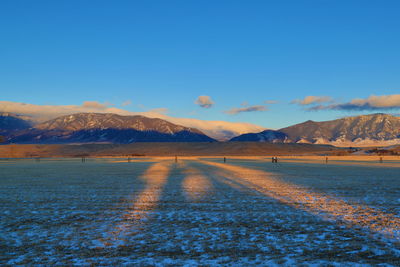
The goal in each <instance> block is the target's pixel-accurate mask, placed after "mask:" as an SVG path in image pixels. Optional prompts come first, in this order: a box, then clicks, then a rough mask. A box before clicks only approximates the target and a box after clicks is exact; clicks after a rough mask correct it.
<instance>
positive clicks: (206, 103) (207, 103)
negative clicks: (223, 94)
mask: <svg viewBox="0 0 400 267" xmlns="http://www.w3.org/2000/svg"><path fill="white" fill-rule="evenodd" d="M194 103H195V104H196V105H199V106H200V107H202V108H211V107H212V106H213V105H214V101H212V99H211V97H209V96H207V95H201V96H199V97H198V98H197V99H196V101H194Z"/></svg>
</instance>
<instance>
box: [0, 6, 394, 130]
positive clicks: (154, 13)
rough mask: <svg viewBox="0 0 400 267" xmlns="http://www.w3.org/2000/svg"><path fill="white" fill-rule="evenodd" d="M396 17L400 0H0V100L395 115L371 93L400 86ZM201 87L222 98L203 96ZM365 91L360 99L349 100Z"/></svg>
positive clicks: (264, 118)
mask: <svg viewBox="0 0 400 267" xmlns="http://www.w3.org/2000/svg"><path fill="white" fill-rule="evenodd" d="M398 14H400V2H399V1H327V0H315V1H38V0H37V1H19V0H12V1H7V0H3V1H1V2H0V92H1V98H0V100H3V101H12V102H23V103H31V104H36V105H81V104H82V103H83V102H84V101H98V102H100V103H106V104H107V105H114V106H115V107H119V108H123V109H126V110H128V111H148V110H152V109H156V108H166V109H167V110H168V115H170V116H173V117H188V118H197V119H204V120H224V121H231V122H236V121H245V122H250V123H255V124H258V125H262V126H264V127H269V128H280V127H284V126H288V125H291V124H294V123H298V122H302V121H305V120H308V119H313V120H328V119H335V118H338V117H343V116H348V115H358V114H368V113H373V112H380V111H384V112H391V113H398V112H399V107H400V103H397V102H396V101H397V100H394V102H393V104H392V105H389V106H388V107H387V106H385V105H378V106H376V105H375V104H374V103H376V101H375V102H373V101H372V102H371V101H370V100H371V99H369V97H370V96H371V95H375V96H377V97H379V96H387V98H384V99H378V100H379V101H380V102H382V101H384V102H386V99H390V96H392V95H398V94H400V49H399V47H400V18H399V16H398ZM200 95H206V96H209V97H210V98H211V99H212V101H213V102H214V105H212V106H211V107H209V108H202V107H200V106H199V105H196V104H195V103H194V102H195V100H196V99H197V98H198V97H199V96H200ZM306 96H328V97H330V98H331V100H330V101H327V102H321V103H318V105H319V104H323V105H325V108H321V109H318V111H307V110H306V109H307V108H309V107H310V106H308V105H299V104H294V103H291V102H292V101H293V100H295V99H304V97H306ZM358 98H360V99H364V100H365V101H364V102H362V101H361V102H362V104H360V105H361V106H362V107H363V108H341V107H343V106H344V105H346V104H349V103H350V104H351V103H352V102H351V101H353V100H354V99H358ZM368 99H369V100H368ZM392 99H393V98H392ZM396 99H397V98H396ZM127 101H130V102H131V104H130V105H126V106H121V104H122V103H124V102H127ZM265 101H276V102H277V103H275V104H265ZM379 101H378V102H379ZM359 102H360V101H359ZM359 102H357V103H359ZM298 103H300V101H298ZM260 105H262V106H265V109H267V110H264V111H253V112H239V113H237V114H228V113H229V112H226V111H229V110H231V109H234V108H242V109H243V108H248V107H252V106H260ZM340 105H342V106H340ZM374 105H375V106H374Z"/></svg>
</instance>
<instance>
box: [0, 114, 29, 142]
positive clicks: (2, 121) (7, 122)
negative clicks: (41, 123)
mask: <svg viewBox="0 0 400 267" xmlns="http://www.w3.org/2000/svg"><path fill="white" fill-rule="evenodd" d="M31 126H32V125H31V123H30V121H29V120H28V118H27V117H25V116H20V115H17V114H12V113H6V112H3V113H0V135H1V136H4V137H5V138H7V137H8V136H9V135H11V134H12V133H14V132H16V131H20V130H24V129H28V128H30V127H31Z"/></svg>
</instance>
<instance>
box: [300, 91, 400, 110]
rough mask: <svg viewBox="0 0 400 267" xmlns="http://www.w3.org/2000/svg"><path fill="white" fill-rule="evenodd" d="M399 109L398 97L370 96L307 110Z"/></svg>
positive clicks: (399, 97) (399, 101)
mask: <svg viewBox="0 0 400 267" xmlns="http://www.w3.org/2000/svg"><path fill="white" fill-rule="evenodd" d="M391 109H400V95H381V96H377V95H371V96H369V97H368V98H355V99H353V100H351V101H350V102H346V103H338V104H331V105H317V106H314V107H310V108H308V109H307V110H311V111H318V110H347V111H363V110H391Z"/></svg>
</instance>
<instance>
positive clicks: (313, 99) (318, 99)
mask: <svg viewBox="0 0 400 267" xmlns="http://www.w3.org/2000/svg"><path fill="white" fill-rule="evenodd" d="M332 101H333V99H332V97H330V96H313V95H309V96H306V97H304V99H295V100H293V101H292V102H291V103H292V104H299V105H311V104H316V103H326V102H332Z"/></svg>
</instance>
